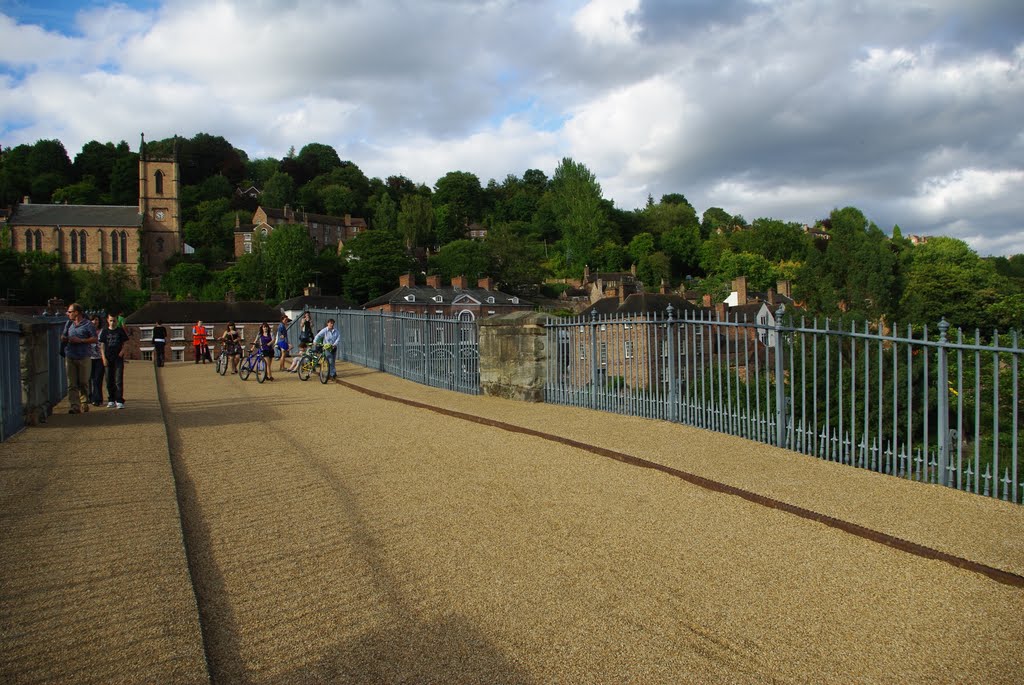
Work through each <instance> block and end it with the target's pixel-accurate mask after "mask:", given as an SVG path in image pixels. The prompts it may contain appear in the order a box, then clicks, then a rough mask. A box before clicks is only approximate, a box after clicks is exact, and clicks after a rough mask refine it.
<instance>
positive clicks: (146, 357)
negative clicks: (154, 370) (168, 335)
mask: <svg viewBox="0 0 1024 685" xmlns="http://www.w3.org/2000/svg"><path fill="white" fill-rule="evenodd" d="M153 349H154V348H152V347H140V348H139V355H140V356H141V358H142V361H144V362H151V361H153Z"/></svg>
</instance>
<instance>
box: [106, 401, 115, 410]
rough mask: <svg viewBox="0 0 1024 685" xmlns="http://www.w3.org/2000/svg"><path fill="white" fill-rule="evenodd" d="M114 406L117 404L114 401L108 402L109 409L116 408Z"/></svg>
mask: <svg viewBox="0 0 1024 685" xmlns="http://www.w3.org/2000/svg"><path fill="white" fill-rule="evenodd" d="M114 406H115V405H114V403H113V402H107V409H113V408H114Z"/></svg>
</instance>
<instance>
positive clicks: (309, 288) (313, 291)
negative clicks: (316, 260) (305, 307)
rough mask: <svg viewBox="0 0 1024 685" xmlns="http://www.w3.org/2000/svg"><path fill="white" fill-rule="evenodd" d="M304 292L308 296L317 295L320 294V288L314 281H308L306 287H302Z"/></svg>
mask: <svg viewBox="0 0 1024 685" xmlns="http://www.w3.org/2000/svg"><path fill="white" fill-rule="evenodd" d="M302 294H303V295H305V296H306V297H317V296H319V295H320V288H318V287H316V286H315V285H313V284H312V283H307V284H306V287H305V288H303V289H302Z"/></svg>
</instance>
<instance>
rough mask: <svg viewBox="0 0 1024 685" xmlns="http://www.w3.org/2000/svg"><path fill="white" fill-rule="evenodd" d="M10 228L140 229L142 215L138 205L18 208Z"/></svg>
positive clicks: (35, 205)
mask: <svg viewBox="0 0 1024 685" xmlns="http://www.w3.org/2000/svg"><path fill="white" fill-rule="evenodd" d="M9 223H10V225H11V226H98V227H117V228H128V227H135V228H138V227H139V226H141V225H142V215H141V214H139V208H138V206H137V205H132V206H129V207H123V206H113V205H37V204H19V205H18V206H17V207H15V209H14V214H13V215H12V216H11V218H10V221H9Z"/></svg>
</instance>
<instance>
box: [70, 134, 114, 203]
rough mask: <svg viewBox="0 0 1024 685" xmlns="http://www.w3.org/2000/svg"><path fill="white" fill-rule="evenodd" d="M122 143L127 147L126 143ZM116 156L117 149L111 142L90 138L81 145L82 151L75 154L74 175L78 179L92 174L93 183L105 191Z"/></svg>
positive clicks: (108, 186) (107, 187)
mask: <svg viewBox="0 0 1024 685" xmlns="http://www.w3.org/2000/svg"><path fill="white" fill-rule="evenodd" d="M122 142H123V141H122ZM124 145H125V147H127V143H124ZM117 157H118V150H117V148H115V147H114V144H113V143H105V144H104V143H100V142H99V141H96V140H90V141H89V142H88V143H86V144H85V145H83V146H82V151H81V152H79V153H78V154H77V155H75V162H74V164H73V167H74V173H75V176H76V177H77V178H78V179H79V180H82V179H85V178H86V177H87V176H92V178H93V179H94V182H95V185H96V186H97V187H98V188H101V189H102V190H104V191H106V190H108V189H109V188H110V173H111V172H112V171H113V170H114V162H115V161H116V160H117Z"/></svg>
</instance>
